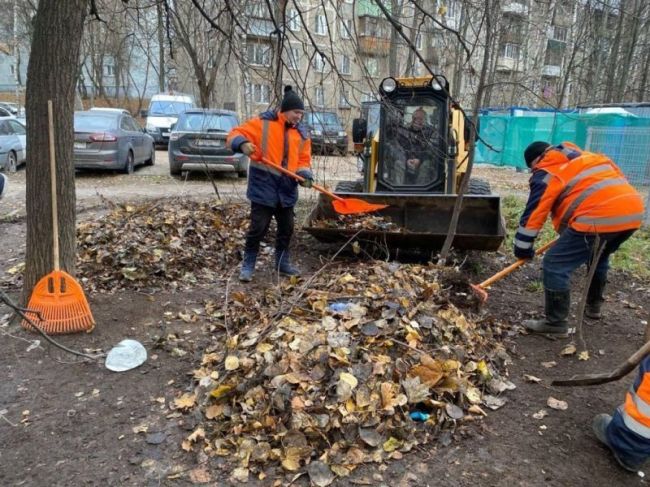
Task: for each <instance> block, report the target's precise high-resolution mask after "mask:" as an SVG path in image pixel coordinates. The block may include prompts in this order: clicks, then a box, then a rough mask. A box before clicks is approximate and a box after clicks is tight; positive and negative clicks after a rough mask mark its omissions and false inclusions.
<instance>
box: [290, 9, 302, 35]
mask: <svg viewBox="0 0 650 487" xmlns="http://www.w3.org/2000/svg"><path fill="white" fill-rule="evenodd" d="M300 24H301V22H300V15H298V11H297V10H296V9H294V8H292V9H290V10H289V12H288V15H287V27H288V28H289V30H290V31H291V32H299V31H300Z"/></svg>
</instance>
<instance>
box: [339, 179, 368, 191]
mask: <svg viewBox="0 0 650 487" xmlns="http://www.w3.org/2000/svg"><path fill="white" fill-rule="evenodd" d="M334 192H336V193H362V192H363V181H339V182H338V183H337V184H336V188H334Z"/></svg>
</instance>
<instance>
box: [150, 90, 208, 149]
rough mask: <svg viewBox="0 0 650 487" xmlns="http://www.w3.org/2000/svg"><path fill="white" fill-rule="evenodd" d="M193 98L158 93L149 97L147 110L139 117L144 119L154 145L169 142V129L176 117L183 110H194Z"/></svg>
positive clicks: (178, 94)
mask: <svg viewBox="0 0 650 487" xmlns="http://www.w3.org/2000/svg"><path fill="white" fill-rule="evenodd" d="M195 106H196V104H195V103H194V98H193V97H192V96H191V95H184V94H182V93H172V92H169V93H158V94H157V95H154V96H152V97H151V101H150V102H149V109H148V110H142V111H141V112H140V115H141V116H142V117H146V119H147V123H146V129H147V133H148V134H149V135H151V136H152V137H153V139H154V141H155V143H156V144H165V145H166V144H167V143H168V142H169V132H170V127H171V126H172V125H173V124H175V123H176V121H177V120H178V115H180V114H181V113H183V112H184V111H185V110H189V109H190V108H194V107H195Z"/></svg>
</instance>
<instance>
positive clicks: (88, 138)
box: [74, 110, 156, 174]
mask: <svg viewBox="0 0 650 487" xmlns="http://www.w3.org/2000/svg"><path fill="white" fill-rule="evenodd" d="M155 161H156V148H155V147H154V141H153V138H152V137H151V136H150V135H149V134H147V133H146V132H145V131H144V130H143V129H142V127H140V125H138V122H136V121H135V120H134V119H133V117H131V115H129V114H128V112H126V111H123V110H87V111H85V112H75V114H74V166H75V168H76V169H113V170H119V171H122V172H124V173H126V174H132V173H133V171H134V169H135V166H137V165H140V164H145V165H147V166H151V165H153V164H154V163H155Z"/></svg>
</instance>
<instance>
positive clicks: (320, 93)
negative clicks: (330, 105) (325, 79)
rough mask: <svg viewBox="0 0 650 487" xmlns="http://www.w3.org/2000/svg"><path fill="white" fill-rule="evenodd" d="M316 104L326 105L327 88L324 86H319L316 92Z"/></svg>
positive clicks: (318, 105)
mask: <svg viewBox="0 0 650 487" xmlns="http://www.w3.org/2000/svg"><path fill="white" fill-rule="evenodd" d="M314 105H316V106H317V107H323V106H325V90H324V89H323V87H322V86H317V87H316V90H315V92H314Z"/></svg>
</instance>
